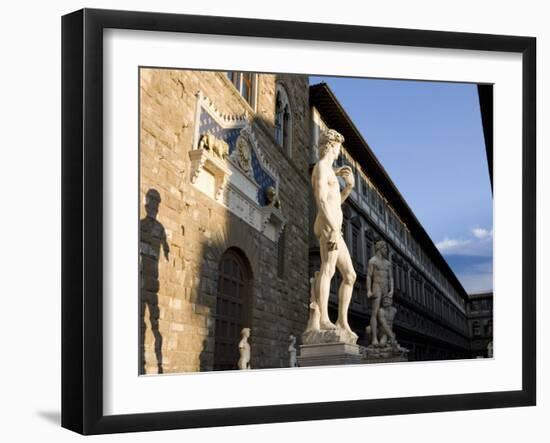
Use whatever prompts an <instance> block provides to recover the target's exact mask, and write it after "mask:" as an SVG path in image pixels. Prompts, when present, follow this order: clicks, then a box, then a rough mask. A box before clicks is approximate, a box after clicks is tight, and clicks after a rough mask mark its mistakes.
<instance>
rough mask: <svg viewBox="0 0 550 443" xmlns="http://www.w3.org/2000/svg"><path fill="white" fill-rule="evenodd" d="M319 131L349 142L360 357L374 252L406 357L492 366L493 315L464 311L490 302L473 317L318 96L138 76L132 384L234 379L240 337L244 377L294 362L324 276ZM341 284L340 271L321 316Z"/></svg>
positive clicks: (330, 99) (399, 200)
mask: <svg viewBox="0 0 550 443" xmlns="http://www.w3.org/2000/svg"><path fill="white" fill-rule="evenodd" d="M327 128H331V129H335V130H336V131H338V132H339V133H340V134H342V135H343V136H344V138H345V142H344V145H343V149H342V152H341V155H340V158H339V159H338V160H337V163H338V164H339V165H349V166H350V167H351V168H352V169H353V172H354V174H355V187H354V190H353V191H352V193H351V195H350V196H349V198H348V199H347V200H346V201H345V203H344V205H343V212H344V224H343V235H344V239H345V241H346V243H347V245H348V249H349V251H350V254H351V256H352V260H353V264H354V269H355V271H356V273H357V279H356V282H355V287H354V291H353V297H352V302H351V305H350V309H349V316H348V317H349V323H350V326H351V327H352V329H353V330H354V332H355V333H356V334H357V335H358V336H359V340H358V344H359V345H366V342H365V341H366V336H365V335H366V334H365V327H366V326H367V324H368V322H369V317H370V303H369V301H368V299H367V290H366V271H367V261H368V259H369V258H370V257H372V255H373V254H374V251H373V245H374V243H375V242H376V241H377V240H379V239H382V240H385V241H386V243H387V244H388V246H389V249H390V259H391V262H392V266H393V276H394V286H395V290H394V305H395V306H396V307H397V317H396V319H395V322H394V330H395V333H396V335H397V337H398V340H399V343H400V344H401V345H402V346H404V347H405V348H407V349H409V360H435V359H456V358H473V357H476V356H487V351H486V347H487V344H488V343H489V342H490V341H491V340H492V311H491V312H490V313H489V312H485V314H486V315H484V316H481V315H480V313H479V312H477V311H473V307H474V306H475V307H477V306H487V307H489V306H490V307H491V310H492V294H485V295H484V296H483V297H482V298H483V300H489V301H482V300H476V303H475V304H474V305H472V304H471V302H470V297H469V296H468V294H467V293H466V292H465V290H464V288H463V287H462V285H461V284H460V282H459V281H458V279H457V277H456V276H455V274H454V273H453V271H452V270H451V269H450V267H449V266H448V264H447V263H446V261H445V260H444V259H443V257H442V256H441V254H440V253H439V251H438V250H437V248H436V247H435V245H434V243H433V241H432V240H431V239H430V237H429V235H428V234H427V233H426V231H425V230H424V229H423V227H422V225H421V224H420V223H419V221H418V220H417V218H416V217H415V215H414V213H413V212H412V210H411V209H410V208H409V206H408V205H407V203H406V202H405V200H404V199H403V197H402V196H401V194H400V192H399V190H398V189H397V188H396V186H395V185H394V184H393V182H392V180H391V178H390V177H389V176H388V174H387V173H386V171H385V170H384V168H383V167H382V165H381V164H380V163H379V161H378V160H377V158H376V157H375V156H374V154H373V152H372V150H371V149H370V147H369V145H368V144H367V142H366V141H365V139H364V138H363V137H362V135H361V134H360V133H359V131H358V130H357V128H356V127H355V125H354V123H353V122H352V120H351V119H350V118H349V116H348V115H347V114H346V111H345V110H344V109H343V107H342V105H341V104H340V103H339V102H338V100H337V99H336V97H335V96H334V94H333V93H332V91H331V90H330V88H329V87H328V85H327V84H325V83H321V84H317V85H313V86H310V84H309V78H308V76H306V75H288V74H255V73H244V72H215V71H192V70H174V69H150V68H141V70H140V217H141V220H140V262H139V265H140V276H141V283H140V285H141V289H140V294H139V297H140V301H141V303H140V306H141V309H140V314H139V315H140V319H139V321H140V331H141V341H140V344H139V346H140V373H142V374H145V373H147V374H151V373H178V372H188V371H211V370H223V369H236V368H237V361H238V359H239V352H238V342H239V340H240V333H241V330H242V328H245V327H247V328H250V330H251V334H250V345H251V361H250V364H251V367H252V368H253V369H260V368H278V367H287V366H288V365H289V353H288V346H289V336H290V335H294V336H296V337H297V339H298V343H297V344H298V345H299V344H300V335H301V334H302V332H303V331H304V329H305V328H306V324H307V322H308V307H309V298H310V286H309V279H310V277H311V276H312V275H313V273H314V272H315V271H316V270H318V269H319V262H320V258H319V247H318V244H317V241H316V239H315V236H314V235H313V232H312V223H313V220H314V217H315V211H316V209H315V203H314V200H313V195H312V190H311V184H310V172H311V169H312V166H313V164H314V163H315V162H316V161H317V159H318V152H317V149H318V146H317V143H318V140H319V134H320V132H321V131H323V130H326V129H327ZM338 285H339V277H338V273H336V276H335V277H334V278H333V280H332V290H331V298H330V302H329V308H330V311H331V315H332V318H334V317H335V315H336V314H335V313H336V303H337V297H336V288H337V287H338ZM478 298H479V297H478ZM477 301H479V303H478V302H477ZM473 312H475V317H476V318H475V319H472V318H471V317H472V315H471V313H473ZM489 322H490V326H488V325H489ZM475 334H477V335H476V336H475V337H474V335H475ZM473 342H475V347H473V346H472V343H473Z"/></svg>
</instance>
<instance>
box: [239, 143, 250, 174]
mask: <svg viewBox="0 0 550 443" xmlns="http://www.w3.org/2000/svg"><path fill="white" fill-rule="evenodd" d="M236 154H237V155H236V157H237V163H238V164H239V166H240V167H241V168H242V170H243V171H244V172H250V170H251V169H252V153H251V151H250V145H249V144H248V141H247V140H246V138H244V137H242V136H240V137H239V138H238V139H237V148H236Z"/></svg>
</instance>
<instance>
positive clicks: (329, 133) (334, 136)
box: [319, 129, 344, 157]
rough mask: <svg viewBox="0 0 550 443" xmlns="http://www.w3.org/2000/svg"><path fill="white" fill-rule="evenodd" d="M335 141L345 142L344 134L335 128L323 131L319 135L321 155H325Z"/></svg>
mask: <svg viewBox="0 0 550 443" xmlns="http://www.w3.org/2000/svg"><path fill="white" fill-rule="evenodd" d="M334 143H344V136H343V135H342V134H340V133H339V132H338V131H335V130H334V129H328V130H326V131H322V132H321V134H320V135H319V155H320V156H321V157H323V156H324V155H325V153H326V151H327V149H329V148H330V147H331V146H332V145H333V144H334Z"/></svg>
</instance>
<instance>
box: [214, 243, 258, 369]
mask: <svg viewBox="0 0 550 443" xmlns="http://www.w3.org/2000/svg"><path fill="white" fill-rule="evenodd" d="M251 281H252V272H251V270H250V265H249V264H248V261H247V260H246V258H245V256H244V255H243V254H242V253H241V252H240V251H239V250H237V249H234V248H230V249H228V250H227V251H225V253H224V254H223V256H222V258H221V260H220V267H219V279H218V294H217V298H216V330H215V346H214V370H224V369H237V362H238V360H239V348H238V345H239V341H240V337H241V330H242V329H243V328H250V327H251V324H250V321H251V317H252V315H251V306H252V303H251Z"/></svg>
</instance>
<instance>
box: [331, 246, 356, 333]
mask: <svg viewBox="0 0 550 443" xmlns="http://www.w3.org/2000/svg"><path fill="white" fill-rule="evenodd" d="M337 251H338V260H337V261H336V267H337V268H338V271H339V272H340V274H341V276H342V283H341V284H340V288H339V289H338V321H337V322H336V325H337V326H338V327H339V328H340V329H344V330H346V331H348V332H350V333H352V334H353V333H354V332H353V331H352V330H351V328H350V327H349V323H348V308H349V304H350V302H351V296H352V294H353V285H354V284H355V280H356V278H357V275H356V274H355V270H354V269H353V263H352V261H351V257H350V255H349V251H348V248H347V246H346V243H345V242H344V239H343V238H340V241H339V243H338V249H337Z"/></svg>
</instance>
